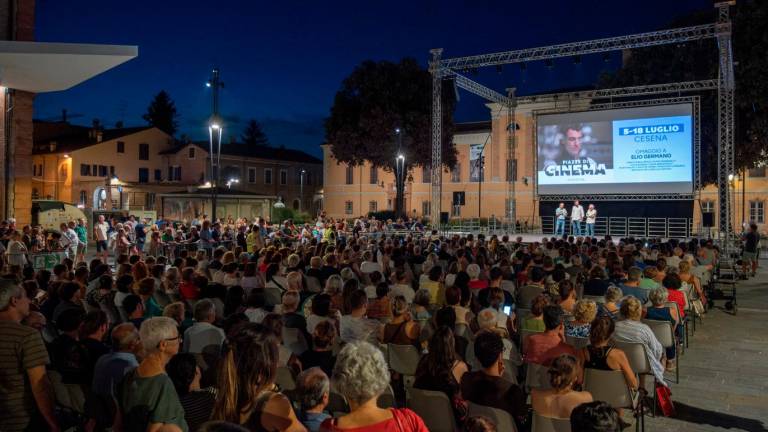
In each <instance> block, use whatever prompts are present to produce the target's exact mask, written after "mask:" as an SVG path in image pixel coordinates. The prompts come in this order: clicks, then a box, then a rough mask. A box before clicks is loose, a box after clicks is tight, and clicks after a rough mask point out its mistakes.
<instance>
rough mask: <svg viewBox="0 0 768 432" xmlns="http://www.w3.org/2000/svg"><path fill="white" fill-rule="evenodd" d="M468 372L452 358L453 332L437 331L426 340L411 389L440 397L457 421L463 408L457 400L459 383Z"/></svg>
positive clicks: (453, 353)
mask: <svg viewBox="0 0 768 432" xmlns="http://www.w3.org/2000/svg"><path fill="white" fill-rule="evenodd" d="M468 370H469V368H468V367H467V364H466V363H464V362H463V361H462V360H461V358H459V356H458V355H457V354H456V350H455V341H454V339H453V331H452V330H451V329H450V328H448V327H445V326H443V327H440V328H438V329H437V330H436V331H435V333H434V334H433V335H432V338H431V339H430V340H429V346H428V349H427V353H426V354H425V355H423V356H422V357H421V359H420V360H419V365H418V367H417V368H416V379H415V381H414V383H413V386H414V387H415V388H418V389H423V390H432V391H439V392H442V393H444V394H445V395H446V396H447V397H448V399H450V400H451V402H452V404H453V409H454V414H455V415H456V418H457V420H461V419H463V418H464V416H466V409H467V407H466V404H465V403H464V401H463V399H462V398H461V391H460V383H461V379H462V377H464V374H465V373H467V371H468Z"/></svg>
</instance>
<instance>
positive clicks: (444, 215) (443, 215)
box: [440, 212, 448, 224]
mask: <svg viewBox="0 0 768 432" xmlns="http://www.w3.org/2000/svg"><path fill="white" fill-rule="evenodd" d="M440 223H441V224H447V223H448V212H440Z"/></svg>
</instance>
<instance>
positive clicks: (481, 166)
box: [477, 146, 485, 224]
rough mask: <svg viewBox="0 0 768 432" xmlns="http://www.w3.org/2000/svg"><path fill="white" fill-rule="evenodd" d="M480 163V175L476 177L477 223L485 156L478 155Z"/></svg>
mask: <svg viewBox="0 0 768 432" xmlns="http://www.w3.org/2000/svg"><path fill="white" fill-rule="evenodd" d="M483 150H485V146H483ZM478 163H479V164H480V166H479V167H478V168H479V170H478V171H479V172H478V175H479V176H480V177H479V178H478V179H477V223H478V224H479V223H480V210H481V209H480V207H481V206H482V204H481V202H482V198H483V170H484V169H485V156H484V155H482V154H481V155H480V160H479V161H478Z"/></svg>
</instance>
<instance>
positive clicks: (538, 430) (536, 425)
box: [531, 412, 571, 432]
mask: <svg viewBox="0 0 768 432" xmlns="http://www.w3.org/2000/svg"><path fill="white" fill-rule="evenodd" d="M531 432H571V419H561V418H553V417H544V416H540V415H538V414H536V413H535V412H534V413H533V425H532V426H531Z"/></svg>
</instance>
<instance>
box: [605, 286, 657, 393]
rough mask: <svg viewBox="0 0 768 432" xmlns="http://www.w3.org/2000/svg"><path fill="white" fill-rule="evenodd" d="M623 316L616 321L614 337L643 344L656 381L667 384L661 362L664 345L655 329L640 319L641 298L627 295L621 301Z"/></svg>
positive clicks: (641, 310) (641, 315)
mask: <svg viewBox="0 0 768 432" xmlns="http://www.w3.org/2000/svg"><path fill="white" fill-rule="evenodd" d="M621 317H622V319H621V320H620V321H617V322H616V333H614V335H613V339H614V340H617V341H619V342H630V343H639V344H641V345H642V346H643V350H644V351H645V356H646V357H647V358H648V363H650V365H651V371H652V372H653V375H654V376H655V377H656V381H657V382H659V383H661V384H663V385H666V384H664V366H663V365H662V364H661V359H662V356H663V355H664V347H663V346H661V344H660V343H659V340H658V339H656V336H655V335H654V334H653V330H651V328H650V327H648V326H647V325H645V324H644V323H642V322H641V321H640V320H641V319H642V317H643V305H641V304H640V300H638V299H636V298H635V297H633V296H628V297H625V298H624V301H623V302H622V303H621Z"/></svg>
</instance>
